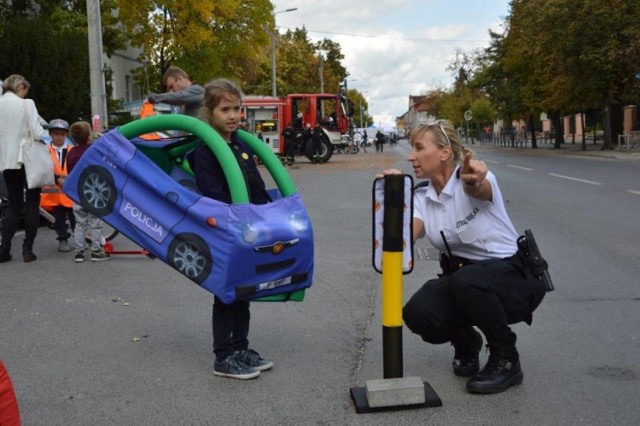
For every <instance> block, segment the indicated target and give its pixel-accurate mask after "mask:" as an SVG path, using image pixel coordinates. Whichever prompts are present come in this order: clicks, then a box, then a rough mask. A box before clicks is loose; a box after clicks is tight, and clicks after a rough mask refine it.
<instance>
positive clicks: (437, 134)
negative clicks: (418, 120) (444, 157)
mask: <svg viewBox="0 0 640 426" xmlns="http://www.w3.org/2000/svg"><path fill="white" fill-rule="evenodd" d="M427 132H430V133H431V134H432V135H433V137H434V142H435V144H436V145H437V146H438V147H440V148H441V149H442V148H445V147H449V148H451V152H452V156H451V158H452V160H453V162H454V163H462V160H463V159H464V156H465V154H466V153H468V152H469V153H471V154H473V151H471V150H470V149H469V148H466V147H463V146H462V141H461V139H460V135H459V134H458V131H457V130H456V129H455V127H453V125H452V124H451V123H449V122H448V121H447V120H436V121H434V122H433V123H430V124H419V125H418V127H416V128H415V129H413V130H412V131H411V145H412V146H413V144H414V143H415V142H416V140H417V139H418V138H419V137H421V136H422V135H423V134H425V133H427Z"/></svg>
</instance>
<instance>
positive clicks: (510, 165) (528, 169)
mask: <svg viewBox="0 0 640 426" xmlns="http://www.w3.org/2000/svg"><path fill="white" fill-rule="evenodd" d="M507 167H512V168H514V169H520V170H526V171H528V172H532V171H533V169H530V168H528V167H522V166H514V165H513V164H507Z"/></svg>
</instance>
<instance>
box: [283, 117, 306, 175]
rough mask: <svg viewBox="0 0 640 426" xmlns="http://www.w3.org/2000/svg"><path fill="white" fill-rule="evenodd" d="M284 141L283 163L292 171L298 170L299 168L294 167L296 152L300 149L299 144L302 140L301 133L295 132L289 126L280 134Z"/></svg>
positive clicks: (299, 131)
mask: <svg viewBox="0 0 640 426" xmlns="http://www.w3.org/2000/svg"><path fill="white" fill-rule="evenodd" d="M282 137H283V139H284V162H285V164H287V165H288V166H289V167H290V168H292V169H299V168H300V167H298V166H296V165H295V162H296V152H297V151H298V150H299V149H300V142H301V139H302V131H301V130H296V129H294V128H293V127H291V126H289V127H287V128H286V129H284V130H283V132H282Z"/></svg>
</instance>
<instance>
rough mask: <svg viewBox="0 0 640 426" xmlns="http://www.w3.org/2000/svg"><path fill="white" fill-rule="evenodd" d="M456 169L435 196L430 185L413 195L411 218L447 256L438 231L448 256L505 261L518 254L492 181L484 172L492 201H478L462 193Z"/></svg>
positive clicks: (462, 184) (501, 200) (491, 177)
mask: <svg viewBox="0 0 640 426" xmlns="http://www.w3.org/2000/svg"><path fill="white" fill-rule="evenodd" d="M459 169H460V166H458V167H457V168H456V170H455V172H454V173H453V174H452V175H451V178H449V181H448V182H447V184H446V185H445V187H444V189H443V190H442V192H441V193H440V195H438V194H437V193H436V190H435V188H434V187H433V185H428V186H426V187H422V188H417V189H416V190H415V191H414V194H413V204H414V211H413V217H414V218H415V219H420V220H422V221H423V222H424V229H425V233H426V235H427V238H428V239H429V241H430V242H431V244H432V245H433V246H434V247H435V248H436V249H438V250H440V251H442V252H444V253H447V249H446V246H445V243H444V241H443V239H442V236H441V234H440V231H443V232H444V236H445V238H446V239H447V244H448V245H449V248H450V249H451V253H452V254H454V255H455V256H460V257H465V258H467V259H471V260H483V259H492V258H505V257H509V256H512V255H514V254H515V253H516V251H518V246H517V242H516V239H517V238H518V234H517V233H516V230H515V228H514V227H513V224H512V223H511V220H510V219H509V215H508V214H507V211H506V209H505V206H504V201H503V199H502V193H501V192H500V188H499V187H498V182H497V180H496V177H495V176H494V175H493V173H491V172H487V176H486V179H487V180H488V181H489V183H490V184H491V190H492V200H491V201H482V200H478V199H476V198H472V197H469V196H468V195H467V194H465V192H464V188H463V186H464V182H462V180H461V179H460V178H459Z"/></svg>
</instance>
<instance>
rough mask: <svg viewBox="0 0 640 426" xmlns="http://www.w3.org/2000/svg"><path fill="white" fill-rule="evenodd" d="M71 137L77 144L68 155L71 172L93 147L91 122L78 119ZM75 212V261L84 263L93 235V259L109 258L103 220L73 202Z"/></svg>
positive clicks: (72, 128)
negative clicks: (105, 244) (87, 243)
mask: <svg viewBox="0 0 640 426" xmlns="http://www.w3.org/2000/svg"><path fill="white" fill-rule="evenodd" d="M69 133H70V135H71V139H72V140H73V142H74V143H75V144H76V148H74V149H73V150H72V151H70V152H69V154H68V155H67V170H68V171H69V173H71V171H72V170H73V169H74V167H75V166H76V164H78V161H80V158H81V157H82V155H83V154H84V153H85V152H86V151H87V150H88V149H89V148H90V147H91V141H92V140H93V134H92V132H91V124H89V123H88V122H86V121H76V122H75V123H73V124H72V125H71V128H70V129H69ZM73 214H74V216H75V221H76V227H75V231H74V233H73V242H74V244H73V248H74V252H75V256H74V261H75V262H76V263H82V262H84V260H85V247H86V243H85V241H86V238H87V236H88V235H89V234H90V237H91V247H90V248H91V255H90V256H91V257H90V259H91V261H92V262H99V261H102V260H109V259H110V257H111V256H110V255H109V253H106V252H105V251H104V248H103V235H102V220H100V218H99V217H98V216H96V215H94V214H93V213H91V212H90V211H89V210H87V209H86V208H84V207H82V205H80V204H78V203H74V204H73Z"/></svg>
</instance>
